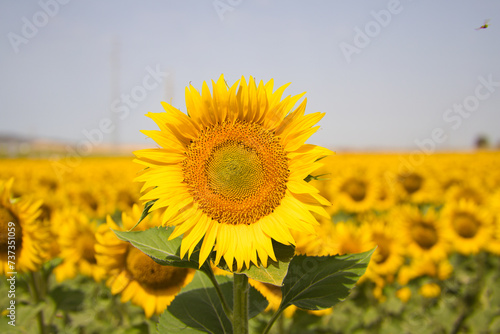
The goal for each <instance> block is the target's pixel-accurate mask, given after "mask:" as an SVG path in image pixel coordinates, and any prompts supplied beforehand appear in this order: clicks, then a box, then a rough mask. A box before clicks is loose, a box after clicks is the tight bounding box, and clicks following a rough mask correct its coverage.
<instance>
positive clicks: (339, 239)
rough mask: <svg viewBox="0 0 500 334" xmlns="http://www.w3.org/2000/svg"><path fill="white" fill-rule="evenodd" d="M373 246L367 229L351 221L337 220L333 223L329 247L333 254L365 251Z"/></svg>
mask: <svg viewBox="0 0 500 334" xmlns="http://www.w3.org/2000/svg"><path fill="white" fill-rule="evenodd" d="M373 247H375V243H374V242H373V241H372V240H370V234H369V232H368V230H366V229H364V228H363V227H362V226H357V225H356V224H355V223H353V222H350V221H348V222H337V223H335V224H333V234H332V240H331V248H333V254H339V255H344V254H355V253H362V252H366V251H368V250H370V249H372V248H373Z"/></svg>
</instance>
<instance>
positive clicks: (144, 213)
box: [129, 199, 158, 232]
mask: <svg viewBox="0 0 500 334" xmlns="http://www.w3.org/2000/svg"><path fill="white" fill-rule="evenodd" d="M157 200H158V199H154V200H151V201H149V202H147V203H146V205H144V210H142V214H141V218H139V221H138V222H137V224H135V225H134V227H132V228H131V229H130V230H129V232H130V231H132V230H133V229H134V228H136V227H137V225H139V224H140V223H141V222H142V221H143V220H144V218H146V217H147V216H148V215H149V210H150V209H151V207H152V206H153V205H154V204H155V202H156V201H157Z"/></svg>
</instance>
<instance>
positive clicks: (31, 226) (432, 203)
mask: <svg viewBox="0 0 500 334" xmlns="http://www.w3.org/2000/svg"><path fill="white" fill-rule="evenodd" d="M140 169H141V166H140V165H138V164H135V163H133V162H132V158H102V157H101V158H97V157H96V158H86V159H81V160H77V161H74V163H72V164H71V165H68V164H65V165H61V163H60V162H57V161H53V160H31V159H15V160H1V163H0V223H1V231H2V237H1V240H0V244H1V245H2V248H1V254H0V256H1V257H0V274H1V275H2V277H3V279H2V284H1V285H0V305H1V306H2V312H3V313H2V318H1V322H0V332H2V333H8V331H9V330H12V327H9V325H8V324H7V323H8V322H9V321H12V318H9V317H8V316H9V314H11V312H10V311H9V307H10V305H11V301H12V300H14V299H13V298H12V297H10V295H11V294H12V293H14V294H15V317H16V332H20V333H39V332H42V331H40V329H39V328H40V326H43V328H44V330H43V332H44V333H105V332H109V333H148V332H151V333H153V332H155V324H156V319H157V317H158V314H161V313H162V312H163V310H164V309H165V307H167V305H168V304H169V303H170V302H171V301H172V300H173V299H174V298H175V296H176V295H177V294H178V293H180V292H182V289H183V288H184V287H185V286H189V282H190V281H191V280H192V279H193V275H194V272H192V270H191V269H184V268H177V269H176V270H171V271H165V270H163V271H162V270H160V269H159V268H158V267H161V266H159V265H157V264H156V263H155V262H153V261H152V260H150V259H149V258H148V257H147V256H145V255H144V254H142V253H140V252H139V251H136V250H135V249H134V248H132V247H131V246H128V244H126V243H124V242H122V241H120V240H118V239H117V238H116V237H115V235H114V233H113V232H112V231H111V228H113V229H115V230H127V229H130V228H132V227H133V226H134V225H135V223H136V222H137V221H138V219H139V217H140V215H141V212H142V208H143V204H144V203H141V202H140V201H139V197H140V190H141V184H140V183H137V182H134V181H133V180H134V177H135V176H136V174H137V172H138V171H139V170H140ZM310 179H311V180H310V183H311V184H313V185H314V186H315V187H317V188H319V189H320V193H321V194H322V195H323V196H324V197H326V198H327V199H328V200H329V201H330V202H331V203H332V206H331V207H329V208H328V209H327V211H328V212H329V213H330V214H331V219H330V220H327V219H325V218H319V216H318V219H319V220H320V222H321V223H320V225H318V226H317V228H316V230H317V234H316V235H305V234H303V233H301V234H299V233H297V234H296V235H294V237H295V239H296V241H297V244H296V253H298V254H307V255H335V254H349V253H359V252H364V251H367V250H370V249H372V248H373V247H374V246H377V249H376V251H375V253H374V255H373V257H372V260H371V262H370V265H369V267H368V269H367V271H366V273H365V275H364V276H363V277H362V278H361V280H360V281H359V283H358V286H357V287H356V288H355V289H354V290H353V292H352V293H351V295H350V296H349V298H348V299H346V300H345V301H344V302H342V303H340V304H338V305H336V306H335V307H334V308H333V309H328V310H324V311H321V312H312V313H311V312H306V311H303V310H300V309H296V308H292V307H290V308H289V309H287V311H286V312H285V313H284V316H282V318H281V319H280V320H279V322H278V325H277V326H275V328H273V331H274V333H499V332H500V287H499V284H498V282H499V281H500V153H499V152H486V151H485V152H467V153H447V154H445V153H441V154H433V155H424V154H420V155H419V154H353V153H351V154H340V153H339V154H337V155H334V156H331V157H328V158H326V159H324V167H323V168H322V169H321V170H318V171H317V172H315V175H313V176H312V177H310ZM159 224H160V222H159V218H158V215H157V214H153V215H151V216H150V218H149V219H148V220H147V221H144V222H143V223H141V224H140V225H139V226H138V227H137V228H138V229H146V228H148V227H150V226H155V225H159ZM10 228H12V231H15V232H14V233H12V234H9V233H7V231H9V232H10V231H11V229H10ZM12 240H13V241H12ZM11 241H12V242H11ZM12 244H15V249H16V250H15V255H13V257H9V256H11V254H10V253H8V251H7V250H8V245H12ZM11 266H12V267H11ZM157 266H158V267H157ZM9 273H15V274H9ZM221 274H222V272H221ZM11 276H15V284H12V283H11V282H12V281H8V280H7V278H8V277H11ZM162 280H163V282H166V283H165V284H168V285H169V287H168V288H165V284H161V282H162ZM251 284H252V285H253V286H254V287H255V288H257V289H258V290H259V291H261V293H262V294H263V295H264V296H265V297H266V299H268V301H269V306H268V308H269V311H270V310H271V309H272V308H277V306H278V304H279V301H280V298H281V290H279V289H278V288H276V287H274V286H271V285H268V284H259V282H251ZM12 289H14V292H12ZM269 314H270V313H269V312H266V313H264V314H261V315H259V316H257V317H255V318H253V319H252V320H251V324H250V326H251V328H252V330H253V331H254V332H256V333H259V332H261V330H262V326H264V324H265V322H266V320H267V319H268V318H269V317H270V315H269Z"/></svg>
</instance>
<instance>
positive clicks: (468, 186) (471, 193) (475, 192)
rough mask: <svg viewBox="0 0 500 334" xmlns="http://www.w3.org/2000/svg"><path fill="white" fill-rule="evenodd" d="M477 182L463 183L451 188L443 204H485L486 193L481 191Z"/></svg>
mask: <svg viewBox="0 0 500 334" xmlns="http://www.w3.org/2000/svg"><path fill="white" fill-rule="evenodd" d="M478 183H479V182H475V183H474V182H463V183H462V184H458V185H453V186H451V187H450V188H449V189H448V190H447V192H446V194H445V202H446V203H448V202H460V201H469V202H473V203H475V204H477V205H483V204H485V203H486V202H487V198H488V193H487V192H486V191H484V190H483V188H482V186H481V185H480V184H478Z"/></svg>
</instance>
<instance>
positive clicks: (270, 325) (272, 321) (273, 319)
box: [262, 308, 284, 334]
mask: <svg viewBox="0 0 500 334" xmlns="http://www.w3.org/2000/svg"><path fill="white" fill-rule="evenodd" d="M283 310H284V309H282V308H279V309H278V311H276V313H274V314H273V317H272V318H271V320H269V322H268V324H267V326H266V328H264V331H263V332H262V334H267V333H269V330H270V329H271V327H273V325H274V322H275V321H276V320H277V319H278V318H279V317H280V315H281V312H283Z"/></svg>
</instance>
